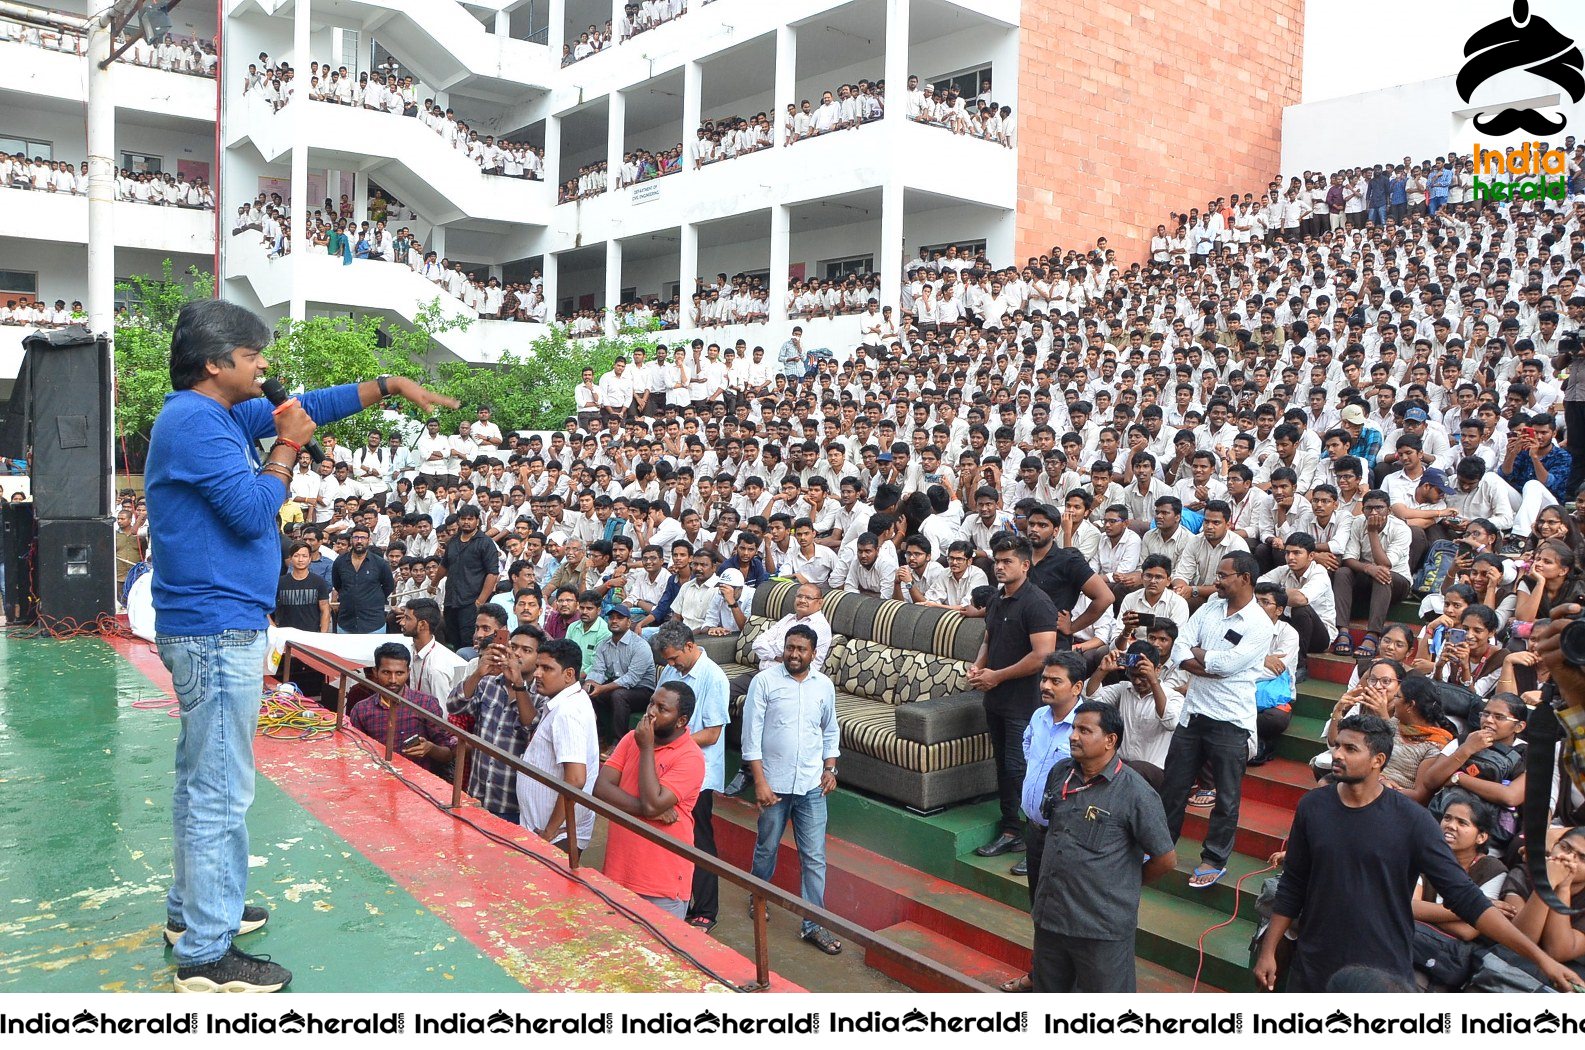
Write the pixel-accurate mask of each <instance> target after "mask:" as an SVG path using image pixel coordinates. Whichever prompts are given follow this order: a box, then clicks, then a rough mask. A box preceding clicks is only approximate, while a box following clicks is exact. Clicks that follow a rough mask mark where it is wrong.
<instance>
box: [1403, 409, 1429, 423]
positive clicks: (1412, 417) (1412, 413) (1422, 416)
mask: <svg viewBox="0 0 1585 1050" xmlns="http://www.w3.org/2000/svg"><path fill="white" fill-rule="evenodd" d="M1403 418H1404V419H1406V420H1407V421H1409V422H1410V423H1424V422H1425V421H1426V420H1428V419H1430V418H1431V417H1430V416H1428V415H1426V413H1425V409H1423V408H1411V409H1409V411H1407V412H1405V413H1404V414H1403Z"/></svg>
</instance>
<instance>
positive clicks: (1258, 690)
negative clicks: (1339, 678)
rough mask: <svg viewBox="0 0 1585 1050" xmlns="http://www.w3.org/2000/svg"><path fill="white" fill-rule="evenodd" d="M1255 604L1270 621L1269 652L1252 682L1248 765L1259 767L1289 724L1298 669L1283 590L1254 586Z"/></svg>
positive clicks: (1271, 754) (1296, 647) (1271, 585)
mask: <svg viewBox="0 0 1585 1050" xmlns="http://www.w3.org/2000/svg"><path fill="white" fill-rule="evenodd" d="M1255 604H1256V605H1258V606H1260V608H1261V611H1262V612H1264V613H1265V614H1266V615H1267V616H1269V617H1271V622H1272V633H1271V651H1270V652H1269V653H1268V654H1267V655H1266V659H1265V661H1264V663H1263V664H1262V665H1261V667H1260V669H1259V673H1258V675H1257V677H1256V680H1255V742H1256V743H1255V754H1254V757H1252V758H1250V759H1249V763H1248V764H1249V765H1253V766H1260V765H1265V764H1266V763H1267V762H1270V761H1271V760H1272V758H1273V757H1275V751H1276V747H1277V740H1278V739H1279V738H1280V737H1281V736H1282V734H1283V733H1285V732H1287V731H1288V725H1289V724H1290V723H1291V722H1292V721H1293V698H1294V696H1295V694H1296V690H1297V686H1296V683H1295V680H1294V676H1295V674H1296V673H1297V671H1298V667H1299V634H1298V632H1297V631H1295V630H1294V629H1293V626H1292V625H1291V624H1288V623H1286V622H1284V621H1283V619H1282V613H1283V610H1284V609H1286V608H1287V606H1288V594H1287V590H1286V589H1285V588H1284V587H1283V586H1282V584H1280V583H1267V582H1264V581H1262V582H1260V583H1257V584H1255Z"/></svg>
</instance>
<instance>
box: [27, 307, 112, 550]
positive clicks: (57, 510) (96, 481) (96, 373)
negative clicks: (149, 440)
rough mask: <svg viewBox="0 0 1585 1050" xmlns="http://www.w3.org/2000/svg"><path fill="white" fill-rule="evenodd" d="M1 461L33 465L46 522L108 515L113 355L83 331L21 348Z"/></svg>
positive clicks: (48, 336) (65, 331)
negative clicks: (20, 357)
mask: <svg viewBox="0 0 1585 1050" xmlns="http://www.w3.org/2000/svg"><path fill="white" fill-rule="evenodd" d="M22 348H23V351H24V355H23V358H22V368H21V370H20V371H19V372H18V373H17V381H16V385H15V386H14V387H13V388H12V391H11V404H10V407H9V409H8V410H7V413H6V425H5V427H4V429H3V431H0V455H4V456H10V457H13V458H17V459H23V458H25V459H27V460H28V465H29V468H30V469H29V473H30V474H31V475H32V477H33V500H34V503H35V505H36V506H35V511H36V513H37V514H38V517H39V520H40V521H50V520H54V519H59V518H107V517H109V516H110V477H111V475H112V474H114V472H115V459H114V453H113V451H112V448H113V446H112V444H111V441H110V420H111V403H110V398H111V372H110V348H109V344H108V343H106V342H105V341H104V340H103V339H98V338H95V337H94V336H93V335H92V334H91V333H90V332H89V331H88V329H86V328H84V327H83V326H82V325H69V326H67V327H66V328H58V329H55V330H53V331H49V332H35V333H34V334H32V335H30V336H28V337H27V338H26V339H24V340H23V341H22Z"/></svg>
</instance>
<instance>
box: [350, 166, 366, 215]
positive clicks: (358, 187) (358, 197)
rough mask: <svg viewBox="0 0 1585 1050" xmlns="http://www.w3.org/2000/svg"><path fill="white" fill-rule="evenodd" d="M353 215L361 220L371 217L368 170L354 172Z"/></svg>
mask: <svg viewBox="0 0 1585 1050" xmlns="http://www.w3.org/2000/svg"><path fill="white" fill-rule="evenodd" d="M352 217H353V218H354V219H356V220H358V221H359V222H362V221H363V220H364V219H367V218H368V217H369V176H368V173H367V172H362V171H355V172H353V173H352Z"/></svg>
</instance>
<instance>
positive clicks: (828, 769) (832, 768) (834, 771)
mask: <svg viewBox="0 0 1585 1050" xmlns="http://www.w3.org/2000/svg"><path fill="white" fill-rule="evenodd" d="M825 771H826V772H827V773H830V774H831V775H832V776H836V775H837V767H836V766H826V767H825Z"/></svg>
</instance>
